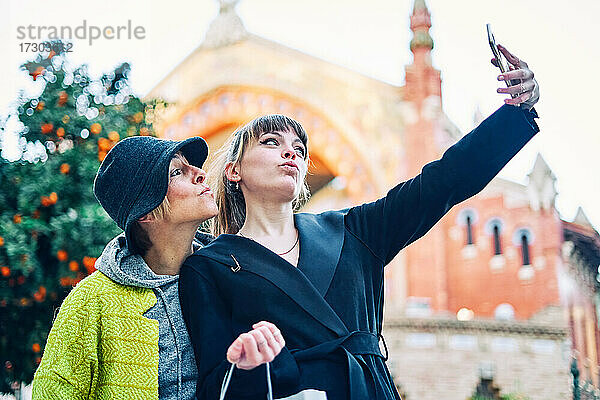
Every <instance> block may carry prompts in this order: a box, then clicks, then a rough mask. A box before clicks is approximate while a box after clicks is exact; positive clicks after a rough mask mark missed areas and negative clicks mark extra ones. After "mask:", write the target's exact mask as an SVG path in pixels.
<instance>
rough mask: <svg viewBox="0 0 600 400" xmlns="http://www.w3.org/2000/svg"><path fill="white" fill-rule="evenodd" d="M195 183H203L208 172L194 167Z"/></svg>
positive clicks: (193, 177)
mask: <svg viewBox="0 0 600 400" xmlns="http://www.w3.org/2000/svg"><path fill="white" fill-rule="evenodd" d="M192 171H193V176H192V179H193V181H194V183H196V184H198V183H202V182H204V180H205V179H206V172H205V171H204V170H203V169H202V168H198V167H192Z"/></svg>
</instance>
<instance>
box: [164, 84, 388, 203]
mask: <svg viewBox="0 0 600 400" xmlns="http://www.w3.org/2000/svg"><path fill="white" fill-rule="evenodd" d="M274 113H277V114H285V115H288V116H290V117H292V118H294V119H296V120H297V121H299V122H300V123H302V125H303V126H304V128H305V129H306V131H307V133H308V136H309V146H310V153H311V155H312V156H316V157H318V159H319V160H320V161H321V162H322V163H323V164H324V165H325V167H326V168H328V169H329V170H330V171H331V172H332V174H333V175H335V176H336V177H338V178H340V177H341V178H343V182H345V185H346V186H345V190H346V192H347V194H348V195H349V197H350V198H351V199H352V200H353V201H355V202H363V201H370V200H373V199H375V198H376V197H377V196H379V195H381V194H382V193H384V190H385V188H384V185H383V184H382V182H381V181H380V180H379V179H378V177H377V175H376V174H375V172H374V169H373V167H372V166H371V165H370V163H369V162H368V161H367V160H366V159H365V157H364V155H363V154H362V152H361V150H360V149H359V148H357V146H356V144H355V143H354V142H352V141H351V140H349V139H348V137H347V136H346V135H344V133H343V130H341V129H339V128H338V127H337V126H336V125H335V124H333V123H332V122H331V120H330V119H329V118H328V117H327V116H325V115H324V113H322V112H321V111H318V110H317V109H316V108H315V107H313V106H311V105H309V104H307V103H306V102H305V101H303V100H299V99H297V98H294V97H292V96H290V95H288V94H285V93H281V92H279V91H275V90H272V89H265V88H262V87H260V88H259V87H248V86H222V87H219V88H217V89H214V90H212V91H210V92H207V93H205V94H203V95H201V96H199V97H198V98H197V99H196V100H194V101H193V102H191V103H190V105H188V106H186V107H185V108H183V109H181V110H179V111H177V112H176V114H175V115H174V116H172V117H171V118H169V119H168V120H166V121H163V122H162V124H161V126H160V128H159V130H160V136H163V137H164V138H166V139H173V140H182V139H185V138H188V137H191V136H202V137H203V138H205V139H206V140H207V141H209V142H210V137H211V136H212V135H213V134H216V133H218V132H220V131H221V130H222V129H224V128H226V127H232V126H233V127H236V126H240V125H242V124H245V123H247V122H248V121H250V120H252V119H253V118H256V117H257V116H260V115H264V114H274Z"/></svg>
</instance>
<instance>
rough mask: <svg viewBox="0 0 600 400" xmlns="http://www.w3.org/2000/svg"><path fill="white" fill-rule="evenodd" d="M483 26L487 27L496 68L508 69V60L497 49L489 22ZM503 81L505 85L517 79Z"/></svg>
mask: <svg viewBox="0 0 600 400" xmlns="http://www.w3.org/2000/svg"><path fill="white" fill-rule="evenodd" d="M485 26H486V28H487V35H488V42H489V44H490V48H491V49H492V54H493V55H494V58H495V59H496V60H497V61H498V68H500V71H501V72H502V73H505V72H508V71H510V70H509V68H508V61H507V60H506V58H505V57H504V54H502V53H501V52H500V50H498V46H497V45H496V38H495V37H494V33H493V32H492V26H491V25H490V24H485ZM505 83H506V86H511V85H515V84H517V83H518V81H505ZM512 97H516V95H513V96H512Z"/></svg>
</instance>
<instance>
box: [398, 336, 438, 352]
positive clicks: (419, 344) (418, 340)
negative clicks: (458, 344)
mask: <svg viewBox="0 0 600 400" xmlns="http://www.w3.org/2000/svg"><path fill="white" fill-rule="evenodd" d="M405 343H406V345H407V346H408V347H413V348H419V349H426V348H430V347H433V346H435V344H436V338H435V335H434V334H433V333H409V334H408V335H406V341H405Z"/></svg>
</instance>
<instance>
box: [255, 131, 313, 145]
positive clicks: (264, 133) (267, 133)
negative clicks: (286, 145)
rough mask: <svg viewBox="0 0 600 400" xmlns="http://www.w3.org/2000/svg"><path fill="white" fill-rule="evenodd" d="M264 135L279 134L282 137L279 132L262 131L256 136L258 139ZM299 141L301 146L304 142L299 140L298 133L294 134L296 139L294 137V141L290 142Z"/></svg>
mask: <svg viewBox="0 0 600 400" xmlns="http://www.w3.org/2000/svg"><path fill="white" fill-rule="evenodd" d="M264 135H275V136H279V137H280V138H283V135H282V134H281V133H279V132H263V133H261V134H260V136H259V137H258V138H259V139H260V138H261V137H263V136H264ZM296 142H298V143H300V144H301V145H302V146H304V142H303V141H302V140H300V138H299V137H298V135H296V139H294V141H293V142H292V143H296Z"/></svg>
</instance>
